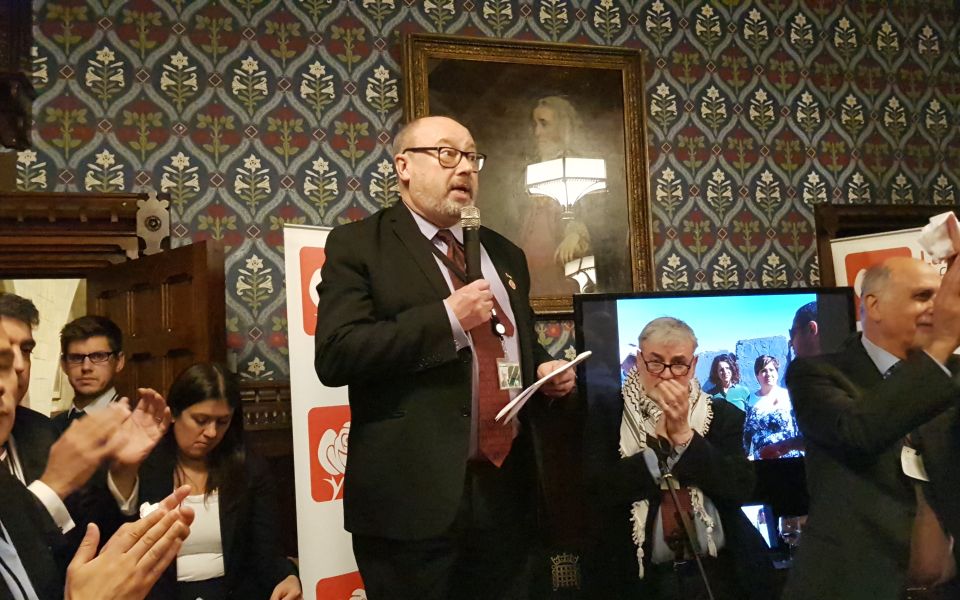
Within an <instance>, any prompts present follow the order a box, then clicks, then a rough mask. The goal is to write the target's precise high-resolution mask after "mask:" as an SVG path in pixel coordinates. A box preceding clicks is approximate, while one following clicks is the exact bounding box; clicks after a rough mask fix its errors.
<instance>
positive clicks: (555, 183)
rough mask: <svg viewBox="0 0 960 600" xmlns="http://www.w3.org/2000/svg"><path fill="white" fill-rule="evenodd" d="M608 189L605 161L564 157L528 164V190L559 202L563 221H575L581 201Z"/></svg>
mask: <svg viewBox="0 0 960 600" xmlns="http://www.w3.org/2000/svg"><path fill="white" fill-rule="evenodd" d="M606 189H607V167H606V163H604V161H603V159H602V158H572V157H567V156H564V157H563V158H555V159H553V160H547V161H544V162H538V163H534V164H532V165H527V191H528V192H530V193H531V194H537V195H542V196H549V197H551V198H553V199H555V200H556V201H557V202H559V203H560V206H562V207H563V215H562V218H563V219H567V220H569V219H572V218H573V205H574V204H576V203H577V201H578V200H580V199H581V198H583V197H584V196H586V195H587V194H592V193H593V192H599V191H602V190H606Z"/></svg>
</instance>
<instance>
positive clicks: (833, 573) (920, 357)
mask: <svg viewBox="0 0 960 600" xmlns="http://www.w3.org/2000/svg"><path fill="white" fill-rule="evenodd" d="M787 387H788V388H789V389H790V397H791V399H792V401H793V407H794V410H795V412H796V415H797V421H798V423H799V425H800V430H801V432H802V433H803V435H804V438H805V440H806V448H807V454H806V467H807V486H808V489H809V492H810V513H809V519H808V521H807V524H806V526H805V527H804V530H803V538H802V540H801V543H800V548H799V551H798V554H797V556H796V560H795V562H794V566H793V569H792V573H791V574H790V579H789V581H788V582H787V589H786V591H785V593H784V599H785V600H800V599H810V600H819V599H822V598H844V599H845V600H847V599H849V600H857V599H860V598H863V599H864V600H879V599H881V598H884V599H885V598H897V597H899V594H900V591H901V588H902V587H903V585H904V583H905V576H906V572H907V563H908V560H909V553H910V529H911V526H912V524H913V517H914V514H915V512H916V503H915V495H914V491H913V488H912V484H911V482H910V481H909V479H908V478H907V477H906V476H905V475H904V474H903V469H902V467H901V464H900V451H901V448H902V446H903V441H902V440H903V438H904V436H906V435H907V434H908V433H909V432H910V431H912V430H913V429H915V428H916V427H918V426H920V425H921V424H923V423H925V422H927V421H930V420H931V419H933V418H934V417H936V416H937V415H938V414H940V413H942V412H943V411H945V410H946V409H948V408H949V407H950V406H953V405H954V404H955V403H956V399H957V397H958V395H960V385H958V383H957V382H956V381H955V380H954V379H953V378H951V377H949V376H948V375H947V374H946V373H944V371H943V369H942V368H941V367H940V366H939V365H938V364H937V363H936V362H935V361H934V360H933V359H931V358H930V357H929V356H928V355H927V354H926V353H924V352H916V353H913V354H911V356H910V357H908V358H907V359H906V360H904V361H902V362H901V363H900V367H899V368H898V369H897V370H896V371H895V372H894V373H893V374H892V375H890V376H889V377H888V378H887V379H885V380H884V379H883V377H882V375H881V374H880V372H879V371H878V370H877V368H876V366H875V365H874V364H873V361H872V360H870V357H869V355H868V354H867V352H866V350H864V348H863V344H862V342H861V341H860V335H859V334H857V335H855V336H853V337H851V338H849V339H848V340H847V341H846V342H845V344H844V346H843V348H842V349H841V351H840V352H838V353H837V354H832V355H827V356H823V357H818V358H812V359H798V360H796V361H795V362H794V363H793V364H791V365H790V369H789V370H788V372H787Z"/></svg>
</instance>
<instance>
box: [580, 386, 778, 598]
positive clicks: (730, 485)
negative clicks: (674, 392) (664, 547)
mask: <svg viewBox="0 0 960 600" xmlns="http://www.w3.org/2000/svg"><path fill="white" fill-rule="evenodd" d="M609 396H610V397H609V399H608V401H606V402H603V403H602V404H598V405H591V406H590V409H589V416H588V420H587V429H586V434H585V436H586V439H585V440H584V446H585V452H584V458H585V463H584V472H585V473H586V476H587V486H588V498H589V507H590V511H589V512H590V535H589V538H590V540H589V551H588V556H587V560H586V564H585V570H586V572H585V575H584V576H585V578H586V585H587V587H588V589H589V592H590V597H591V598H598V599H599V598H604V599H606V598H638V597H639V598H643V597H646V596H644V595H643V594H644V592H645V591H646V589H645V586H644V585H643V582H642V581H641V580H640V579H639V578H638V567H637V553H636V545H635V544H634V542H633V539H632V533H633V525H632V523H631V522H630V507H631V505H632V504H633V503H634V502H636V501H638V500H643V499H646V500H649V501H650V508H649V511H648V513H647V515H648V519H647V524H646V540H645V542H644V557H645V571H646V577H653V576H654V575H653V574H652V573H651V570H650V568H649V566H650V565H649V557H650V556H651V555H652V551H651V548H650V544H651V541H652V538H653V533H652V532H653V527H654V523H655V519H656V516H657V514H658V512H659V507H660V498H661V490H660V486H659V485H658V484H657V482H656V481H655V480H654V479H653V476H652V475H651V474H650V470H649V469H648V468H647V464H646V462H645V461H644V458H643V454H639V453H638V454H635V455H633V456H629V457H627V458H621V457H620V451H619V442H620V421H621V419H622V417H623V401H622V400H621V398H620V395H619V390H617V392H616V393H614V392H613V391H612V390H611V393H610V395H609ZM744 417H745V415H744V413H743V411H741V410H740V409H738V408H736V407H735V406H733V405H731V404H730V403H729V402H725V401H721V402H713V421H712V422H711V424H710V428H709V429H708V431H707V435H706V436H705V437H704V436H701V435H700V434H694V436H693V439H692V440H691V441H690V445H689V446H687V449H686V450H685V451H684V452H683V455H682V456H681V457H680V459H679V460H678V461H677V463H676V464H675V465H674V467H673V474H674V475H675V476H676V478H677V480H678V481H679V483H680V485H681V486H688V485H693V486H696V487H698V488H700V489H701V490H702V491H703V493H704V494H705V495H706V496H707V497H709V498H710V499H711V500H712V501H713V503H714V505H715V506H716V507H717V511H718V513H719V514H720V520H721V522H722V524H723V531H724V537H725V540H726V542H725V546H724V549H723V550H721V552H726V553H728V555H729V556H730V558H731V560H732V561H733V562H734V564H735V566H736V568H735V573H730V576H731V578H732V580H733V582H732V583H731V584H728V585H726V586H724V587H725V588H727V589H729V588H730V587H731V585H732V586H736V587H739V588H740V590H741V592H742V593H743V598H752V599H761V598H763V599H769V598H772V597H773V583H772V573H773V567H772V564H771V562H770V559H769V558H768V557H767V553H766V547H765V545H764V542H763V539H762V538H761V537H760V534H759V533H758V532H757V530H756V529H754V528H753V526H752V525H751V524H750V522H749V521H748V520H747V518H746V516H744V514H743V512H742V511H741V510H740V506H741V505H742V504H743V503H744V502H746V501H747V500H748V499H749V498H750V494H751V493H752V492H753V487H754V484H755V481H756V478H755V475H754V472H753V467H752V465H751V464H750V462H749V461H748V460H747V458H746V456H745V455H744V451H743V445H742V439H743V421H744Z"/></svg>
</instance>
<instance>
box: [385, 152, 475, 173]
mask: <svg viewBox="0 0 960 600" xmlns="http://www.w3.org/2000/svg"><path fill="white" fill-rule="evenodd" d="M442 150H453V151H454V152H456V153H457V161H456V162H455V163H453V164H452V165H445V164H443V160H442V159H441V158H440V156H441V155H442V152H441V151H442ZM406 152H436V153H437V163H438V164H439V165H440V166H441V167H443V168H444V169H456V168H457V165H459V164H460V161H462V160H463V159H464V158H466V159H467V162H468V163H470V166H471V167H473V172H474V173H479V172H480V170H481V169H483V164H484V163H485V162H486V160H487V155H486V154H484V153H482V152H468V151H466V150H461V149H459V148H454V147H453V146H413V147H410V148H404V149H403V150H402V151H401V152H400V154H404V153H406ZM471 154H472V155H473V158H472V159H471V158H470V155H471Z"/></svg>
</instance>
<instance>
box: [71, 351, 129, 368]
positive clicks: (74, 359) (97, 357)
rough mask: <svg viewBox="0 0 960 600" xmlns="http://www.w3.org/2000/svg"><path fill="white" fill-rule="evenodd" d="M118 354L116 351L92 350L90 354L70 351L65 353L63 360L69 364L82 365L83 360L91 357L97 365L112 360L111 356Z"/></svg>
mask: <svg viewBox="0 0 960 600" xmlns="http://www.w3.org/2000/svg"><path fill="white" fill-rule="evenodd" d="M114 354H116V352H91V353H89V354H80V353H79V352H68V353H67V354H64V355H63V362H65V363H67V364H68V365H82V364H83V361H85V360H86V359H88V358H89V359H90V362H92V363H93V364H95V365H102V364H103V363H105V362H107V361H108V360H110V357H111V356H113V355H114Z"/></svg>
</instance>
